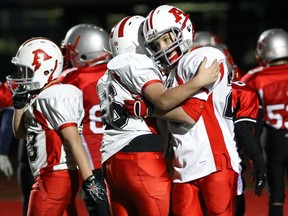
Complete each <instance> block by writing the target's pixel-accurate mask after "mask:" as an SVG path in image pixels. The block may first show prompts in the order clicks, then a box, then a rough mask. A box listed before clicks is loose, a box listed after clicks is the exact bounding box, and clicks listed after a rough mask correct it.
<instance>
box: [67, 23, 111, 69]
mask: <svg viewBox="0 0 288 216" xmlns="http://www.w3.org/2000/svg"><path fill="white" fill-rule="evenodd" d="M108 40H109V35H108V33H107V32H106V31H105V30H104V29H103V28H100V27H98V26H95V25H92V24H79V25H75V26H73V27H72V28H71V29H70V30H69V31H68V32H67V34H66V36H65V38H64V40H63V41H62V44H61V48H62V52H63V55H64V59H65V68H66V67H67V66H68V63H69V61H70V63H71V64H72V66H73V67H81V66H91V65H97V64H102V63H105V62H108V61H109V60H110V59H111V54H110V50H109V44H108Z"/></svg>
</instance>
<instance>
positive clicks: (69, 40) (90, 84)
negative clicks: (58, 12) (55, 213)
mask: <svg viewBox="0 0 288 216" xmlns="http://www.w3.org/2000/svg"><path fill="white" fill-rule="evenodd" d="M108 40H109V35H108V33H107V32H106V31H105V30H104V29H103V28H101V27H99V26H95V25H93V24H78V25H75V26H73V27H72V28H71V29H69V31H68V32H67V34H66V36H65V38H64V40H63V41H62V45H61V48H62V51H63V53H64V55H65V56H64V59H65V62H66V64H65V65H67V66H68V65H72V67H71V68H68V69H66V70H65V71H64V72H63V73H62V74H61V76H60V77H59V78H58V80H59V81H60V82H62V83H69V84H72V85H74V86H76V87H78V88H79V89H80V90H81V91H82V94H83V106H84V111H85V115H84V120H83V128H82V134H81V138H82V142H83V144H84V147H85V150H86V152H87V154H88V157H89V160H90V164H91V166H92V169H93V175H94V177H95V181H97V182H98V184H99V186H100V185H101V186H102V187H103V189H105V190H106V188H105V184H104V179H103V176H102V170H101V155H100V146H101V141H102V137H103V130H104V125H103V123H102V121H101V117H100V105H99V99H98V97H97V92H96V85H97V83H98V80H99V79H100V77H102V76H103V74H104V73H105V71H106V70H107V62H108V61H109V60H110V59H111V54H110V52H109V43H108ZM65 67H66V66H65ZM83 197H84V201H85V204H86V207H87V210H88V212H89V215H90V216H107V215H109V206H108V201H107V200H106V201H105V202H103V201H102V200H99V202H98V203H97V204H96V205H95V202H94V200H93V199H91V197H90V196H88V195H87V194H86V193H85V192H84V193H83Z"/></svg>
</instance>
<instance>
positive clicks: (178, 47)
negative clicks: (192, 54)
mask: <svg viewBox="0 0 288 216" xmlns="http://www.w3.org/2000/svg"><path fill="white" fill-rule="evenodd" d="M165 34H169V38H170V40H171V41H172V43H171V44H169V45H168V46H167V47H165V48H162V49H159V48H158V47H157V45H156V42H155V41H156V40H157V39H159V38H160V37H162V36H163V35H165ZM145 47H146V49H147V51H148V53H149V55H150V56H151V58H152V59H153V60H154V62H155V63H156V64H157V65H158V67H159V68H160V69H161V70H164V69H169V68H172V67H174V66H175V64H176V63H177V62H178V61H179V59H180V58H181V57H182V56H183V55H184V54H185V52H186V51H187V48H186V45H185V41H183V36H182V32H181V31H180V30H179V29H177V28H171V29H169V30H167V31H165V32H160V33H159V34H158V35H157V36H156V37H154V38H151V39H149V40H146V43H145ZM189 48H190V46H189ZM173 52H174V53H173Z"/></svg>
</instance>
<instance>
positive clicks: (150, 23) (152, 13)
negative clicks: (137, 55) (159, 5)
mask: <svg viewBox="0 0 288 216" xmlns="http://www.w3.org/2000/svg"><path fill="white" fill-rule="evenodd" d="M155 10H156V8H155V9H154V10H152V11H151V13H150V16H149V18H150V19H149V25H150V26H148V25H147V31H148V30H149V27H150V29H153V22H152V20H153V15H154V12H155Z"/></svg>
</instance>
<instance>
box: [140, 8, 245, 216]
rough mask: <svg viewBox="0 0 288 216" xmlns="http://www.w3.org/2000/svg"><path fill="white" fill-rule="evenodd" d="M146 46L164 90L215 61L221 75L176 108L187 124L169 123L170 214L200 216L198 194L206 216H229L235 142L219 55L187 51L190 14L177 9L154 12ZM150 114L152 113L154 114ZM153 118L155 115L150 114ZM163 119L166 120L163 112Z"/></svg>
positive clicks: (214, 51) (146, 26)
mask: <svg viewBox="0 0 288 216" xmlns="http://www.w3.org/2000/svg"><path fill="white" fill-rule="evenodd" d="M143 32H144V38H145V46H146V47H147V51H148V52H149V55H150V56H151V58H152V59H153V60H154V62H155V64H157V65H158V67H159V68H160V70H162V71H163V72H165V73H166V74H167V79H166V81H165V82H166V86H167V88H172V87H176V86H181V85H182V84H184V83H187V82H188V81H189V80H190V79H191V78H192V80H193V77H194V76H195V75H196V72H197V69H198V67H199V65H200V63H201V61H202V59H203V58H204V57H207V65H208V66H209V65H210V64H211V63H212V62H213V60H214V59H217V60H218V61H219V62H220V76H219V77H218V79H217V80H216V82H214V83H212V84H211V85H208V86H205V87H204V88H202V89H201V90H199V91H198V92H197V93H196V94H194V95H193V96H192V97H190V98H189V99H188V100H186V101H185V102H184V103H183V104H182V105H181V107H180V108H181V110H180V111H182V112H181V113H180V112H179V113H178V114H177V115H178V116H180V115H182V116H183V117H184V116H185V117H186V118H187V122H190V124H187V123H183V122H182V123H181V122H179V121H168V122H167V127H168V128H169V131H170V133H171V138H172V139H171V140H172V145H173V150H174V157H173V161H172V166H173V168H174V170H173V171H174V173H173V187H172V212H173V214H175V215H203V210H202V205H201V201H200V200H201V198H200V197H199V194H201V196H202V198H203V200H204V203H205V207H206V210H207V212H208V215H217V214H221V215H233V214H234V203H235V195H236V189H237V177H238V173H239V163H240V158H239V155H238V152H237V147H236V143H235V141H234V124H233V120H232V115H231V114H232V113H231V110H232V107H231V85H230V83H229V79H228V77H229V71H228V68H227V64H226V61H225V56H224V54H223V53H222V52H221V51H219V50H218V49H216V48H213V47H201V48H196V49H192V50H191V48H192V45H193V39H194V27H193V25H192V22H191V20H190V18H189V15H188V14H186V13H184V12H183V11H182V10H180V9H179V8H177V7H174V6H170V5H161V6H159V7H156V8H155V9H153V10H152V11H151V12H150V13H149V14H148V16H147V17H146V19H145V22H144V26H143ZM153 112H154V111H153ZM154 114H156V115H157V116H158V113H157V112H156V113H154ZM160 116H162V118H171V119H173V115H172V113H171V112H167V113H166V114H165V115H164V116H163V115H160Z"/></svg>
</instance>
